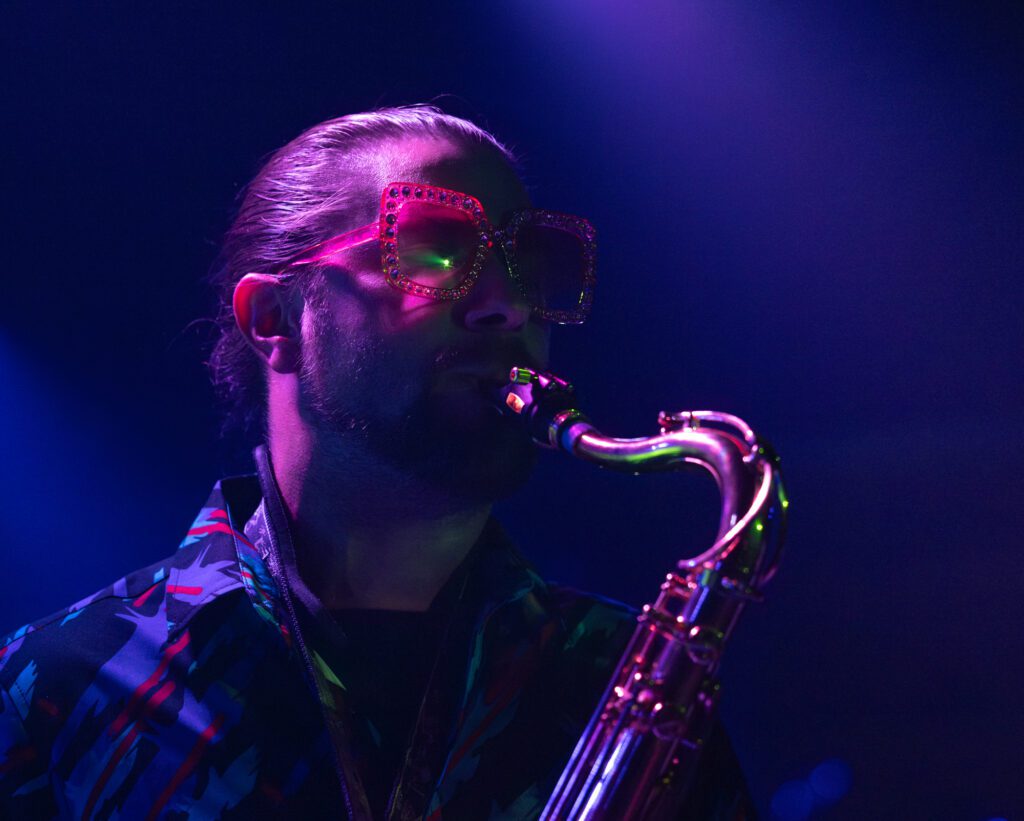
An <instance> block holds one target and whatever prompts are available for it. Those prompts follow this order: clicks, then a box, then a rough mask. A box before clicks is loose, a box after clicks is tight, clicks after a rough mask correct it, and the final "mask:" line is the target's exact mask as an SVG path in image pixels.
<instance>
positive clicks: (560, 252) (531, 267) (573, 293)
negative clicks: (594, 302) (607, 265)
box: [515, 223, 585, 311]
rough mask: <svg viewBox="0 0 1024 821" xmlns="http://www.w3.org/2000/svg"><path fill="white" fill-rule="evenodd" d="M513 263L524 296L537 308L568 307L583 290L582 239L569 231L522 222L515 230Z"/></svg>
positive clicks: (570, 308) (571, 308) (563, 309)
mask: <svg viewBox="0 0 1024 821" xmlns="http://www.w3.org/2000/svg"><path fill="white" fill-rule="evenodd" d="M515 254H516V265H517V268H518V270H519V276H520V277H521V278H522V281H523V288H524V290H525V292H526V298H527V299H528V300H530V302H532V303H533V304H534V305H536V306H538V307H541V308H550V309H552V310H558V311H571V310H573V309H575V308H577V307H579V302H580V295H581V294H582V292H583V272H584V266H585V262H584V257H583V243H582V242H581V240H580V238H579V237H577V236H576V235H575V234H573V233H571V232H570V231H564V230H562V229H561V228H552V227H550V226H547V225H536V224H529V223H527V224H526V225H523V226H521V227H520V228H519V230H518V231H517V232H516V242H515Z"/></svg>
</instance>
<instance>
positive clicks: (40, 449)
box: [0, 0, 1024, 821]
mask: <svg viewBox="0 0 1024 821" xmlns="http://www.w3.org/2000/svg"><path fill="white" fill-rule="evenodd" d="M1020 9H1021V6H1020V5H1019V4H1018V5H1011V4H1006V5H996V4H988V3H977V2H972V3H967V2H964V3H961V4H956V5H950V4H935V3H929V4H920V5H915V4H911V3H895V4H894V3H867V4H864V3H853V2H828V3H822V2H820V1H819V0H800V1H799V2H796V1H794V2H762V1H760V0H747V2H711V1H710V0H709V1H708V2H703V3H696V2H682V0H676V1H674V2H670V0H637V2H633V3H625V2H621V3H616V2H611V0H600V2H598V1H597V0H589V2H584V0H559V2H550V0H523V1H522V2H518V3H457V4H456V3H449V4H442V3H411V2H400V1H399V0H392V2H385V3H364V4H359V5H358V6H357V5H355V4H344V3H307V4H301V5H299V4H297V5H296V7H294V8H288V9H286V8H284V4H275V3H259V2H249V3H245V4H243V3H238V4H235V5H233V6H232V5H227V4H213V5H211V4H208V3H183V4H156V3H142V4H139V3H104V4H86V3H54V2H50V3H27V2H17V3H11V2H8V3H5V4H4V5H3V9H2V11H0V54H2V57H0V60H2V61H3V63H2V65H0V77H2V78H3V80H2V83H0V88H2V91H0V94H2V98H0V103H2V105H0V118H2V120H0V122H2V140H3V145H4V149H3V155H2V159H3V163H2V169H3V171H2V176H3V181H4V182H3V192H4V195H3V197H2V208H3V213H2V218H3V223H2V225H3V228H2V230H3V249H4V253H3V261H4V272H3V282H4V299H3V302H2V304H3V306H4V310H3V314H2V319H0V413H2V419H3V428H2V430H3V434H4V435H3V440H2V445H0V452H2V454H3V458H2V460H0V483H2V484H0V491H2V493H0V499H2V500H3V509H2V516H0V545H2V548H0V549H2V551H3V557H4V560H3V575H4V579H5V583H4V586H3V589H4V596H3V598H2V600H0V628H2V629H4V630H6V629H13V628H14V627H16V626H18V625H19V624H20V623H22V622H24V621H27V620H30V619H35V618H37V617H40V616H42V615H44V614H46V613H48V612H50V611H52V610H55V609H57V608H59V607H61V606H63V605H66V604H68V603H69V602H70V601H72V600H75V599H78V598H81V597H83V596H84V595H86V594H88V593H91V592H93V591H94V590H96V589H98V588H100V587H102V586H104V585H105V584H107V583H108V582H110V581H111V580H113V578H115V577H117V576H119V575H122V574H123V573H125V572H127V571H129V570H132V569H134V568H136V567H140V566H143V565H145V564H148V563H150V562H153V561H156V560H157V559H159V558H160V557H162V556H163V555H165V554H167V553H168V552H170V551H171V550H172V549H173V547H174V545H176V544H177V542H178V540H179V538H180V536H181V534H182V532H183V531H184V529H185V528H186V527H187V526H188V524H189V522H190V521H191V519H192V516H193V514H194V513H195V511H196V510H197V509H198V507H199V505H200V504H201V503H202V502H203V501H204V500H205V497H206V494H207V492H208V490H209V487H210V486H211V484H212V483H213V481H214V480H215V479H216V478H217V477H218V476H219V475H221V474H222V473H223V472H225V471H229V470H237V469H239V468H240V467H241V468H244V463H243V462H242V460H240V459H238V457H233V456H231V455H230V453H229V450H230V449H229V448H228V447H227V446H226V445H225V444H224V443H220V442H218V436H217V429H218V417H217V412H216V410H215V409H214V408H213V403H212V395H211V391H210V389H209V387H208V385H207V382H206V375H205V371H204V368H203V365H202V361H203V357H204V350H205V348H204V345H205V344H206V342H207V340H208V339H209V338H210V329H209V326H208V325H207V324H204V323H194V324H190V323H192V321H193V320H195V319H196V318H201V317H205V316H209V315H210V314H211V312H212V308H213V303H212V294H211V292H210V290H209V289H208V287H207V286H206V285H205V284H204V282H203V277H204V275H205V274H206V272H207V270H208V269H209V266H210V264H211V262H212V260H213V257H214V254H215V249H216V245H217V242H218V239H219V237H220V235H221V234H222V232H223V231H224V230H225V228H226V227H227V225H228V222H229V218H230V213H231V207H232V203H233V200H234V197H235V196H236V194H237V192H238V191H239V188H240V186H241V185H243V184H244V183H245V181H246V180H247V179H248V178H249V177H250V176H251V174H252V173H253V171H254V170H255V168H256V167H257V164H258V162H259V160H260V158H261V157H263V156H264V155H265V154H266V153H268V152H269V151H271V150H273V149H274V148H276V147H278V146H279V145H281V144H283V143H284V142H286V141H287V140H288V139H290V138H291V137H292V136H294V135H295V134H296V133H297V132H298V131H299V130H301V129H302V128H304V127H306V126H308V125H311V124H312V123H314V122H317V121H318V120H321V119H325V118H328V117H332V116H337V115H339V114H343V113H349V112H352V111H358V110H363V109H367V108H371V107H374V106H377V105H385V104H388V105H390V104H402V103H412V102H419V101H425V100H429V99H431V98H434V97H436V96H437V95H439V94H447V95H453V96H448V97H445V98H443V99H442V100H441V104H442V105H443V106H444V107H445V108H446V109H447V110H449V111H451V112H452V113H456V114H460V115H463V116H469V117H471V118H473V119H475V120H476V121H477V122H479V123H480V124H481V125H483V126H485V127H488V128H490V129H492V130H493V131H494V132H495V133H496V134H497V135H498V137H499V138H501V139H503V140H505V141H508V142H510V143H512V145H513V146H514V147H515V148H516V149H518V150H519V151H520V152H521V154H522V155H523V156H524V158H525V161H526V168H527V175H528V179H529V182H530V183H531V184H532V185H533V186H534V193H535V200H536V201H537V202H538V204H542V205H544V206H547V207H551V208H554V209H557V210H566V211H576V212H579V213H581V214H584V215H586V216H588V217H590V218H591V219H592V220H593V221H594V222H595V223H596V224H597V226H598V228H599V230H600V232H601V240H602V251H601V260H600V270H599V275H600V286H599V289H598V296H597V302H596V305H595V310H594V314H593V317H592V320H591V322H590V324H588V325H587V326H584V328H582V329H564V330H560V331H559V332H558V333H557V334H556V343H555V344H556V346H557V347H556V351H555V356H554V363H555V365H556V366H557V368H558V369H559V370H560V371H562V372H563V373H564V374H566V375H568V376H570V377H571V378H572V379H573V380H574V381H575V382H576V383H577V384H579V385H580V386H581V387H582V390H583V393H584V397H585V400H586V406H587V408H588V409H589V411H590V414H591V416H592V417H593V418H594V419H595V420H596V421H597V422H598V423H599V424H600V426H601V427H602V428H603V429H605V430H606V431H607V432H609V433H613V434H619V435H626V436H639V435H644V434H648V433H651V432H653V431H654V429H655V418H656V413H657V411H658V410H659V409H662V408H668V409H680V408H697V407H713V408H720V409H723V410H729V411H732V412H734V413H737V414H739V415H741V416H743V417H745V418H746V419H748V421H750V422H751V423H752V424H754V425H755V427H756V428H757V429H759V430H761V431H763V432H765V433H766V434H767V435H768V436H769V437H770V438H771V439H772V440H773V441H774V443H775V445H776V447H777V448H778V450H779V451H780V452H781V453H782V454H783V457H784V465H785V468H786V470H787V478H788V489H789V492H790V496H791V497H792V499H793V505H792V507H791V521H792V525H791V536H790V540H789V543H788V553H787V556H786V558H785V562H784V565H783V569H782V572H781V573H780V575H779V577H778V579H777V581H776V582H775V583H774V584H773V586H772V588H771V589H770V597H769V601H768V603H767V604H766V605H764V606H760V607H752V608H749V609H748V610H747V612H746V614H745V617H744V619H743V622H742V623H741V625H740V627H739V629H738V630H737V634H736V636H735V638H734V640H733V641H732V643H731V644H730V646H729V650H728V654H727V661H726V665H725V671H724V675H725V698H724V703H723V712H724V717H725V721H726V722H727V725H728V727H729V728H730V731H731V734H732V736H733V740H734V742H735V745H736V748H737V751H738V754H739V756H740V759H741V761H742V763H743V765H744V767H745V769H746V772H747V774H748V776H749V779H750V783H751V786H752V789H753V791H754V794H755V796H756V798H757V801H758V803H759V805H760V806H761V807H762V809H763V811H764V814H765V817H766V818H772V817H776V818H780V819H787V821H789V819H801V818H805V817H808V811H810V812H811V813H812V814H813V817H816V818H818V817H820V818H833V819H869V818H870V819H889V818H892V819H966V820H967V821H985V820H986V819H989V818H998V817H1005V818H1021V817H1024V797H1022V793H1024V787H1022V783H1021V782H1022V778H1021V776H1022V774H1024V754H1022V752H1021V740H1022V739H1024V718H1022V708H1021V706H1020V694H1021V692H1022V691H1024V672H1022V667H1024V662H1022V649H1024V648H1022V640H1021V622H1022V618H1024V604H1022V597H1021V595H1020V583H1021V575H1022V570H1024V562H1022V559H1021V532H1022V527H1021V526H1022V524H1024V522H1022V515H1021V502H1022V494H1021V489H1022V488H1021V485H1022V481H1021V476H1020V469H1019V467H1018V465H1019V462H1020V457H1021V453H1022V446H1024V436H1022V431H1021V428H1022V422H1024V418H1022V413H1021V411H1022V409H1024V391H1022V388H1021V377H1022V370H1024V369H1022V367H1021V366H1022V352H1024V351H1022V348H1024V344H1022V341H1024V339H1022V338H1024V333H1022V328H1024V322H1022V319H1021V312H1022V307H1024V301H1022V287H1021V273H1022V272H1021V268H1022V260H1024V256H1022V251H1024V231H1022V220H1021V217H1022V185H1021V183H1022V177H1024V163H1022V162H1021V159H1022V157H1021V146H1022V136H1024V135H1022V126H1024V118H1022V109H1021V105H1022V102H1024V95H1022V93H1021V92H1022V79H1024V72H1022V65H1021V62H1022V56H1021V55H1022V43H1024V38H1022V36H1021V35H1022V33H1024V16H1022V13H1021V10H1020ZM710 484H711V483H710V481H709V480H704V479H703V478H701V477H689V476H679V477H669V478H666V477H657V478H651V477H647V478H640V479H636V480H630V479H628V478H623V477H619V476H612V475H609V474H604V473H601V472H598V471H594V470H592V469H590V468H588V467H587V466H584V465H581V464H577V463H573V462H571V460H567V459H562V458H560V457H559V456H557V455H548V456H546V457H545V458H544V460H543V463H542V465H541V468H540V470H539V471H538V474H537V477H536V481H535V483H534V484H532V485H531V486H530V487H528V488H527V489H526V490H525V491H524V492H523V493H521V494H520V495H519V496H518V497H517V498H515V499H513V500H511V501H509V502H508V503H505V504H503V505H502V510H503V511H504V512H505V520H506V521H507V522H508V523H509V526H510V529H511V530H512V531H513V533H514V535H515V536H516V537H517V539H518V540H519V541H520V542H521V544H522V545H523V546H524V549H525V550H526V551H527V552H528V553H529V554H530V555H531V556H532V558H533V559H534V560H535V561H536V562H537V563H538V564H539V566H540V567H541V568H542V570H543V571H544V572H545V573H546V574H548V575H550V576H553V577H555V578H558V579H562V580H567V581H571V582H573V583H574V584H577V585H578V586H581V587H585V588H590V589H594V590H598V591H601V592H604V593H606V594H608V595H610V596H614V597H618V598H622V599H625V600H627V601H629V602H631V603H634V604H640V603H642V602H643V601H644V600H646V599H649V598H651V597H652V596H653V595H654V592H655V589H656V586H657V584H658V582H659V579H660V577H661V576H662V574H663V573H664V572H665V571H666V570H668V569H669V568H670V567H671V565H672V563H673V562H674V560H675V559H676V558H679V557H680V556H682V555H684V554H689V553H692V552H695V550H696V549H697V548H698V547H700V546H702V545H703V544H704V543H705V542H706V540H707V539H708V537H709V534H710V533H711V531H712V529H713V521H714V518H715V513H714V507H715V504H716V501H715V495H714V492H713V488H712V487H710ZM829 760H831V761H838V762H839V764H838V765H837V766H838V767H839V769H842V768H844V767H845V768H848V772H849V774H850V778H851V783H850V789H849V792H848V794H846V795H845V797H843V798H841V799H840V800H839V801H838V803H834V804H833V805H832V806H825V803H826V802H824V801H823V800H821V799H820V798H819V799H818V800H817V803H816V804H815V806H813V807H810V808H809V807H808V806H807V805H801V796H802V797H803V800H805V802H806V801H807V800H809V796H811V795H812V793H809V792H808V791H807V785H808V783H809V782H808V780H807V779H808V776H809V774H810V773H811V772H812V770H813V769H814V768H815V767H817V766H818V765H819V764H821V763H822V762H823V761H829ZM815 783H817V782H815ZM780 786H781V787H782V790H781V791H779V788H780ZM819 786H820V785H819ZM819 792H820V790H819ZM773 796H774V802H773Z"/></svg>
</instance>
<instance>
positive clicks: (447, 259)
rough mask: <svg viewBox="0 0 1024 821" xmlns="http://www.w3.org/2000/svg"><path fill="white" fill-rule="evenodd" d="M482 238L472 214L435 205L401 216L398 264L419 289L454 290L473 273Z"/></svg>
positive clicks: (412, 205) (409, 207)
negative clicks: (471, 269) (470, 272)
mask: <svg viewBox="0 0 1024 821" xmlns="http://www.w3.org/2000/svg"><path fill="white" fill-rule="evenodd" d="M478 244H479V235H478V233H477V230H476V227H475V226H474V225H473V221H472V220H471V219H470V218H469V215H468V214H465V213H464V212H462V211H460V210H458V209H455V208H448V207H445V206H443V205H437V204H435V203H432V202H407V203H405V204H404V205H403V206H402V209H401V210H400V211H399V212H398V263H399V268H400V269H401V271H402V273H403V274H405V275H406V276H407V277H409V279H411V280H412V281H413V282H415V283H416V284H417V285H426V286H428V287H431V288H454V287H456V286H457V285H458V284H459V283H460V282H461V281H462V280H463V279H464V278H465V276H466V274H467V273H469V269H470V268H471V267H472V264H473V259H474V258H475V256H476V249H477V245H478Z"/></svg>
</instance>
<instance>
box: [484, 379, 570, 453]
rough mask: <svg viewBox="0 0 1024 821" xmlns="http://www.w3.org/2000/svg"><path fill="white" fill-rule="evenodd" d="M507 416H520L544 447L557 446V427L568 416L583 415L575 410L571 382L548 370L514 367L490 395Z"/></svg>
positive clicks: (532, 434)
mask: <svg viewBox="0 0 1024 821" xmlns="http://www.w3.org/2000/svg"><path fill="white" fill-rule="evenodd" d="M492 399H493V401H494V403H495V405H496V406H497V407H498V409H499V410H500V411H501V412H502V413H504V414H505V415H506V416H512V417H518V418H521V419H522V420H523V422H524V424H525V426H526V430H527V432H528V433H529V434H530V438H532V439H533V440H534V442H536V443H537V444H538V445H542V446H544V447H548V448H550V447H558V443H557V429H558V428H559V427H560V426H561V425H562V423H563V422H565V421H567V420H568V419H569V418H570V417H571V418H572V419H573V420H574V421H579V420H580V419H582V418H583V415H582V414H581V413H580V412H579V411H577V410H576V409H575V405H576V394H575V389H574V388H573V386H572V385H571V384H569V383H568V382H566V381H565V380H564V379H560V378H559V377H557V376H555V375H554V374H551V373H541V372H539V371H534V370H532V369H530V368H524V367H522V366H519V365H517V366H515V367H514V368H512V370H511V371H509V375H508V382H507V383H506V384H504V385H502V386H501V387H500V388H499V389H498V390H497V391H496V392H495V394H494V396H493V397H492Z"/></svg>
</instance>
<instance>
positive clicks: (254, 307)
mask: <svg viewBox="0 0 1024 821" xmlns="http://www.w3.org/2000/svg"><path fill="white" fill-rule="evenodd" d="M232 307H233V308H234V311H235V322H236V323H237V324H238V328H239V330H240V331H241V332H242V335H243V336H244V337H245V338H246V340H247V341H248V343H249V344H250V345H251V346H252V347H253V349H255V350H256V351H257V352H258V353H259V354H260V355H261V356H262V357H263V358H264V359H266V360H267V364H268V365H270V367H271V368H272V369H273V370H275V371H277V372H278V373H295V372H296V371H298V370H299V366H300V363H301V321H300V320H301V316H302V306H301V301H300V299H299V298H298V295H297V289H295V288H288V287H287V286H285V284H284V283H282V282H281V280H280V279H278V278H277V277H275V276H271V275H270V274H246V275H245V276H244V277H242V278H241V279H240V280H239V281H238V284H237V285H236V286H235V293H234V297H233V299H232Z"/></svg>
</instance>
